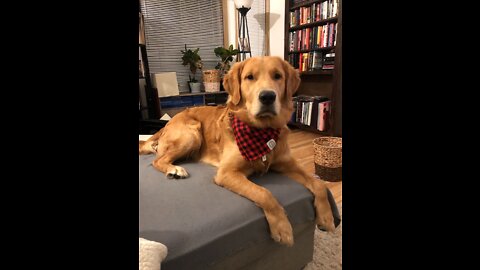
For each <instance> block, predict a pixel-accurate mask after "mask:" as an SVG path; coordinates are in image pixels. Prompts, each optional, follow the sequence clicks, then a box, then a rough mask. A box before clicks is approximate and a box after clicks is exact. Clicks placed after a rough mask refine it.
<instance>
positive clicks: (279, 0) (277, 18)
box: [254, 0, 285, 58]
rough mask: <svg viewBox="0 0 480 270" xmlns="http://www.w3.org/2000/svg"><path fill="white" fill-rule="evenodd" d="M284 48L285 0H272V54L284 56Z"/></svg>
mask: <svg viewBox="0 0 480 270" xmlns="http://www.w3.org/2000/svg"><path fill="white" fill-rule="evenodd" d="M254 1H255V0H254ZM284 50H285V1H283V0H270V55H272V56H280V57H281V58H283V57H284V55H283V54H284Z"/></svg>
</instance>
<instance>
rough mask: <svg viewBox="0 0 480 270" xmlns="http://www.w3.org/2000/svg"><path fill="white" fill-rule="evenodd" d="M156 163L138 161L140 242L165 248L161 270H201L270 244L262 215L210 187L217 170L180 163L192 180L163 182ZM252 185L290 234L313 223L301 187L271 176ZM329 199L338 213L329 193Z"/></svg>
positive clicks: (147, 157)
mask: <svg viewBox="0 0 480 270" xmlns="http://www.w3.org/2000/svg"><path fill="white" fill-rule="evenodd" d="M154 157H155V156H154V155H141V156H139V168H140V170H139V176H140V177H139V178H140V184H139V185H140V209H139V212H140V220H139V222H140V231H139V236H140V237H143V238H145V239H149V240H153V241H158V242H161V243H163V244H165V245H166V246H167V247H168V256H167V258H166V259H165V261H164V263H162V269H164V267H165V269H168V268H170V267H171V269H193V268H192V267H194V268H195V269H200V268H205V267H207V266H208V265H211V264H212V262H215V261H221V260H222V258H225V257H227V256H229V255H232V254H234V253H235V252H237V251H239V250H241V249H245V248H248V247H251V246H252V245H255V243H258V242H260V241H271V242H272V243H273V240H272V239H271V238H270V233H269V230H268V224H267V221H266V219H265V216H264V214H263V211H262V210H261V209H260V208H259V207H257V206H256V205H255V204H254V203H253V202H251V201H250V200H248V199H246V198H243V197H241V196H239V195H237V194H234V193H233V192H231V191H229V190H227V189H224V188H222V187H219V186H217V185H216V184H215V183H214V182H213V176H214V175H215V172H216V168H215V167H212V166H210V165H206V164H202V163H182V164H181V166H183V167H184V168H185V169H186V170H187V171H188V172H189V173H190V177H189V178H186V179H178V180H174V179H167V178H166V177H165V175H164V174H163V173H161V172H159V171H157V170H156V169H155V168H153V166H152V165H151V162H152V161H153V159H154ZM250 179H251V180H252V181H253V182H255V183H257V184H259V185H261V186H264V187H265V188H267V189H268V190H270V191H271V192H272V194H273V195H274V196H275V197H276V198H277V200H278V201H279V203H280V204H281V205H282V206H283V207H284V208H285V210H286V211H287V214H288V218H289V220H290V222H291V224H292V226H293V228H294V232H295V231H296V230H302V229H303V228H302V225H303V226H305V224H311V223H312V221H313V220H314V219H315V212H314V208H313V196H312V194H311V193H310V192H309V191H308V190H307V189H306V188H305V187H303V186H302V185H300V184H298V183H296V182H295V181H293V180H291V179H289V178H287V177H285V176H283V175H280V174H277V173H274V172H269V173H268V174H265V175H263V176H251V177H250ZM329 199H330V201H331V203H332V202H333V203H332V209H333V210H334V211H335V212H337V211H336V210H337V209H336V205H335V204H334V201H333V197H332V196H331V194H330V193H329ZM337 213H338V212H337ZM337 217H338V215H337ZM336 221H339V220H336ZM336 223H338V222H336ZM312 241H313V239H312ZM275 244H276V243H275ZM276 245H278V244H276ZM168 266H170V267H168Z"/></svg>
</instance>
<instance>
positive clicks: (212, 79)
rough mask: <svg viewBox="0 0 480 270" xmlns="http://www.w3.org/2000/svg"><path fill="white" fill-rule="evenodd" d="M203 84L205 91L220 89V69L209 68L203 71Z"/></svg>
mask: <svg viewBox="0 0 480 270" xmlns="http://www.w3.org/2000/svg"><path fill="white" fill-rule="evenodd" d="M203 85H204V86H205V92H218V91H220V72H219V70H218V69H208V70H204V71H203Z"/></svg>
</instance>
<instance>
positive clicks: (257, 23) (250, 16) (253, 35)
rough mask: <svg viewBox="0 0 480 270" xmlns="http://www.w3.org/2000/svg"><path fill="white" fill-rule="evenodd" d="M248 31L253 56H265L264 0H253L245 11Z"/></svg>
mask: <svg viewBox="0 0 480 270" xmlns="http://www.w3.org/2000/svg"><path fill="white" fill-rule="evenodd" d="M247 23H248V33H249V36H250V47H251V51H252V57H253V56H265V55H266V50H265V0H254V1H253V3H252V7H251V9H250V10H249V11H248V12H247Z"/></svg>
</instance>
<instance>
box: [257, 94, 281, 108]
mask: <svg viewBox="0 0 480 270" xmlns="http://www.w3.org/2000/svg"><path fill="white" fill-rule="evenodd" d="M276 97H277V94H275V92H273V91H262V92H260V95H259V96H258V98H259V99H260V102H262V104H263V105H271V104H272V103H273V102H275V98H276Z"/></svg>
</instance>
